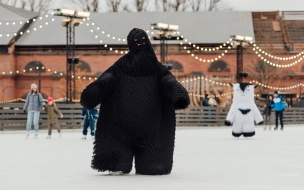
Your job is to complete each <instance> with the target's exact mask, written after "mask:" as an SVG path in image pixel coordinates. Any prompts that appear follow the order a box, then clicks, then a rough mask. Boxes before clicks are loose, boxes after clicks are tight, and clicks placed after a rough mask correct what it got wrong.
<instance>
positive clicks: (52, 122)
mask: <svg viewBox="0 0 304 190" xmlns="http://www.w3.org/2000/svg"><path fill="white" fill-rule="evenodd" d="M45 113H46V114H47V124H48V136H47V137H46V138H47V139H51V135H52V128H53V127H55V128H56V129H57V131H58V133H59V138H61V136H62V132H61V129H60V127H59V125H58V117H61V118H62V117H63V115H62V113H61V112H60V111H59V110H58V108H57V106H56V104H55V102H54V101H53V98H52V97H48V105H47V107H46V109H45Z"/></svg>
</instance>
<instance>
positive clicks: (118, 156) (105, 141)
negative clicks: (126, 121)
mask: <svg viewBox="0 0 304 190" xmlns="http://www.w3.org/2000/svg"><path fill="white" fill-rule="evenodd" d="M111 127H113V126H111ZM113 128H115V127H113ZM126 136H127V134H125V132H122V131H118V130H111V129H107V130H101V129H100V128H97V130H96V133H95V142H94V153H93V160H92V168H93V169H95V170H98V171H102V172H103V171H112V172H118V171H121V172H123V173H130V171H131V169H132V163H133V157H134V151H133V147H132V145H131V144H130V143H128V141H127V140H126V138H125V137H126Z"/></svg>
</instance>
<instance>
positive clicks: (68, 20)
mask: <svg viewBox="0 0 304 190" xmlns="http://www.w3.org/2000/svg"><path fill="white" fill-rule="evenodd" d="M70 21H71V19H70V18H63V19H62V22H61V25H62V26H63V27H66V26H67V25H68V24H69V22H70Z"/></svg>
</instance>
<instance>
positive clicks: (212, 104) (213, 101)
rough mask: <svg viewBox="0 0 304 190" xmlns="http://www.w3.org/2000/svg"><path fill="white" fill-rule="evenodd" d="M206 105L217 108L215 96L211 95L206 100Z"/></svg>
mask: <svg viewBox="0 0 304 190" xmlns="http://www.w3.org/2000/svg"><path fill="white" fill-rule="evenodd" d="M208 104H209V105H210V106H211V107H217V103H216V101H215V96H214V95H213V94H212V95H211V96H210V98H209V100H208Z"/></svg>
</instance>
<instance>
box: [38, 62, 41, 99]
mask: <svg viewBox="0 0 304 190" xmlns="http://www.w3.org/2000/svg"><path fill="white" fill-rule="evenodd" d="M38 73H39V74H38V85H39V87H38V89H39V90H38V91H39V92H40V93H41V62H40V61H39V66H38Z"/></svg>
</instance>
